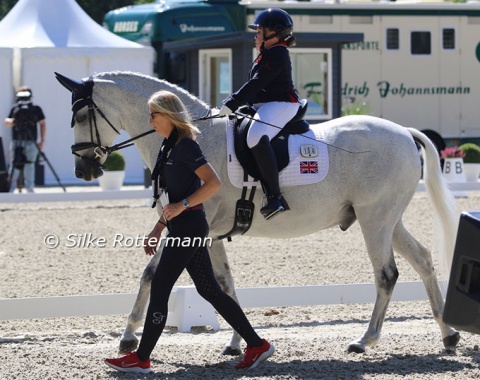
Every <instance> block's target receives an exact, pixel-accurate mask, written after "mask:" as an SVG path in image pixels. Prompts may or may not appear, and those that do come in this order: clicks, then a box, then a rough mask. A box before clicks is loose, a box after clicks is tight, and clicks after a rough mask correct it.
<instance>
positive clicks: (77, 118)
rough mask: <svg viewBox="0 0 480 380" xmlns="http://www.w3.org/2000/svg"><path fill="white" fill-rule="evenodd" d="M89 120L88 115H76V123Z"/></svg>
mask: <svg viewBox="0 0 480 380" xmlns="http://www.w3.org/2000/svg"><path fill="white" fill-rule="evenodd" d="M86 120H87V115H86V114H79V113H77V114H76V115H75V122H76V123H83V122H84V121H86Z"/></svg>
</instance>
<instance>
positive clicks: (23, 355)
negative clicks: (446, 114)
mask: <svg viewBox="0 0 480 380" xmlns="http://www.w3.org/2000/svg"><path fill="white" fill-rule="evenodd" d="M457 202H458V205H459V209H460V210H478V209H480V193H477V192H470V197H469V198H465V199H458V200H457ZM156 218H157V216H156V214H155V212H154V211H153V210H151V209H150V208H149V206H148V205H146V202H145V200H122V201H96V202H94V201H92V202H70V203H42V204H40V203H29V204H0V225H1V226H2V234H1V235H0V279H1V281H0V298H15V297H44V296H62V295H77V294H99V293H132V292H136V291H137V288H138V282H139V279H140V276H141V273H142V271H143V268H144V267H145V265H146V263H147V262H148V260H149V258H148V257H146V256H145V255H144V254H143V252H142V251H141V250H140V249H138V248H135V247H134V246H133V247H123V248H122V247H120V246H119V243H117V246H116V247H113V245H114V244H113V242H114V239H115V236H116V235H122V236H124V237H125V238H130V239H134V238H136V237H137V236H142V235H143V234H145V233H148V232H149V230H150V228H151V226H152V224H153V223H154V222H155V221H156ZM404 221H405V225H406V226H407V228H408V229H409V230H410V231H411V232H412V233H413V235H414V236H415V237H416V238H417V239H419V240H420V241H421V242H422V243H423V244H424V245H426V246H427V247H428V248H430V249H433V248H434V237H433V235H432V210H431V208H430V204H429V202H428V200H427V198H426V195H425V193H417V194H416V195H415V197H414V199H413V201H412V203H411V205H410V206H409V208H408V209H407V212H406V214H405V217H404ZM52 233H53V234H56V235H57V236H58V237H59V238H60V242H61V243H60V245H59V247H58V248H56V249H47V247H46V246H45V244H44V237H45V236H46V235H47V234H52ZM89 233H90V234H92V236H90V240H91V238H92V237H94V238H105V240H106V244H105V247H100V246H90V247H82V246H81V245H82V244H81V243H79V241H80V240H81V239H82V238H85V236H86V235H87V234H89ZM82 236H83V237H82ZM117 240H118V239H117ZM97 242H98V240H97ZM226 246H227V252H228V257H229V260H230V265H231V268H232V271H233V273H234V277H235V280H236V286H237V287H255V286H287V285H319V284H329V283H337V284H341V283H364V282H368V283H370V282H372V281H373V274H372V267H371V264H370V261H369V260H368V256H367V253H366V249H365V244H364V242H363V238H362V235H361V233H360V230H359V226H358V224H355V225H354V226H352V227H351V228H350V229H349V230H348V231H346V232H342V231H340V229H339V228H332V229H329V230H326V231H320V232H318V233H315V234H313V235H310V236H307V237H304V238H298V239H288V240H270V239H259V238H256V239H253V238H248V237H242V238H236V239H234V241H233V242H231V243H226ZM396 258H397V265H398V269H399V272H400V278H399V281H413V280H418V279H419V277H418V276H417V275H416V273H414V272H413V270H412V269H411V268H410V267H409V265H408V264H407V263H406V262H405V260H403V259H402V258H400V257H398V256H396ZM189 284H191V282H190V279H189V277H188V276H186V275H182V277H181V278H180V279H179V281H178V283H177V285H189ZM373 297H374V295H372V299H373ZM372 306H373V305H372V304H356V305H328V306H312V307H288V308H287V307H285V308H274V309H271V308H257V309H247V310H246V313H247V315H248V317H249V319H250V320H251V322H252V324H253V325H254V326H255V328H256V329H257V330H258V332H259V334H260V335H261V336H262V337H265V338H266V339H268V340H269V341H271V342H272V343H273V344H274V345H275V347H276V350H277V351H276V353H275V354H274V356H272V358H271V359H270V360H269V361H268V362H266V363H264V364H262V365H261V366H259V367H258V368H257V369H255V370H252V371H236V370H235V369H234V368H233V367H234V364H235V363H236V362H237V361H238V358H232V357H225V356H220V355H219V352H220V351H221V349H222V347H223V346H224V345H225V344H226V343H227V342H228V341H229V338H230V334H231V332H230V329H229V326H228V325H227V324H226V323H225V322H224V321H223V319H222V318H219V322H220V326H221V330H220V331H218V332H213V331H211V330H210V329H208V328H198V329H195V331H193V332H192V333H188V334H185V333H178V332H176V331H175V329H170V330H166V331H165V333H164V334H163V336H162V337H161V338H160V341H159V343H158V344H157V347H156V349H155V350H154V352H153V354H152V368H153V370H154V371H155V372H154V373H153V374H150V375H134V374H122V373H119V372H116V371H114V370H111V369H110V368H108V367H107V366H106V365H105V364H104V363H103V359H104V358H106V357H113V356H116V353H117V348H118V342H119V338H120V335H121V333H122V331H123V328H124V325H125V321H126V315H113V316H90V317H82V318H48V319H39V320H19V321H0V358H1V359H0V360H1V361H0V379H2V380H3V379H8V380H10V379H22V380H23V379H142V378H146V379H157V378H162V379H163V378H166V379H243V378H245V379H247V378H248V379H400V378H402V379H453V378H456V379H474V378H480V368H479V361H480V353H479V351H478V345H479V342H480V336H478V335H474V334H469V333H466V332H462V333H461V336H462V340H461V341H460V343H459V346H458V348H457V349H456V350H455V351H447V350H444V349H443V345H442V341H441V335H440V331H439V329H438V326H437V325H436V323H435V322H434V320H433V318H432V317H431V312H430V307H429V304H428V302H427V301H419V302H392V303H391V304H390V306H389V309H388V312H387V316H386V320H385V324H384V328H383V331H382V337H381V339H380V342H379V344H378V345H377V347H375V348H369V349H367V352H366V353H365V354H360V355H358V354H348V353H347V352H346V350H345V348H346V346H347V344H348V343H349V342H350V341H351V340H353V339H356V338H358V337H359V336H360V335H361V334H362V333H363V331H364V330H365V328H366V326H367V323H368V321H369V318H370V314H371V310H372Z"/></svg>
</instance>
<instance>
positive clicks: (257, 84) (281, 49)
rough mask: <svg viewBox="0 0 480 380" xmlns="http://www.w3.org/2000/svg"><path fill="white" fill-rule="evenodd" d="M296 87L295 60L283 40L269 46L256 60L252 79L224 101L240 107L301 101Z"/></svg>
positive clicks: (229, 104) (251, 75) (234, 107)
mask: <svg viewBox="0 0 480 380" xmlns="http://www.w3.org/2000/svg"><path fill="white" fill-rule="evenodd" d="M298 100H299V98H298V94H297V91H296V90H295V88H294V87H293V81H292V62H291V61H290V55H289V53H288V49H287V45H286V44H285V43H279V44H276V45H273V46H271V47H270V48H268V49H265V50H264V51H263V52H261V53H260V54H259V56H258V57H257V59H256V60H255V61H254V62H253V64H252V68H251V69H250V74H249V80H248V81H247V82H246V83H245V84H244V85H243V86H242V87H241V88H240V89H239V90H238V91H237V92H235V93H233V94H232V95H230V96H229V97H228V98H227V99H225V100H224V101H223V104H224V105H226V106H227V107H228V108H230V109H231V110H232V111H236V110H237V109H238V108H239V107H240V106H242V105H245V104H256V103H267V102H289V103H296V102H298Z"/></svg>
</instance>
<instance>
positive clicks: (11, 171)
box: [8, 129, 67, 192]
mask: <svg viewBox="0 0 480 380" xmlns="http://www.w3.org/2000/svg"><path fill="white" fill-rule="evenodd" d="M26 132H27V134H28V136H29V137H30V139H31V141H33V143H34V144H35V146H36V148H37V151H38V153H39V154H40V156H41V157H42V158H43V160H44V161H45V162H46V163H47V165H48V167H49V168H50V170H51V171H52V173H53V175H54V177H55V179H56V180H57V182H58V184H59V186H60V187H61V188H62V189H63V191H64V192H66V191H67V189H66V188H65V186H63V184H62V183H61V182H60V178H59V177H58V175H57V172H56V171H55V169H54V168H53V166H52V164H51V163H50V161H49V160H48V158H47V156H46V155H45V153H44V152H42V150H41V149H40V147H39V146H38V144H37V140H36V139H32V138H31V137H32V135H31V133H30V131H29V130H28V129H27V131H26ZM14 161H15V160H14ZM24 163H25V162H24ZM14 170H15V164H14V163H13V164H12V167H11V168H10V173H9V177H8V179H9V180H8V183H11V180H12V178H13V171H14ZM19 170H21V171H22V172H23V167H22V169H19Z"/></svg>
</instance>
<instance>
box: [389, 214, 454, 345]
mask: <svg viewBox="0 0 480 380" xmlns="http://www.w3.org/2000/svg"><path fill="white" fill-rule="evenodd" d="M393 247H394V249H395V251H396V252H398V253H399V254H401V255H402V256H403V257H404V258H405V259H406V260H407V261H408V263H409V264H410V265H411V266H412V268H413V269H414V270H415V271H416V272H417V273H418V274H419V275H420V277H421V279H422V281H423V284H424V285H425V289H426V291H427V295H428V299H429V301H430V306H431V308H432V313H433V318H434V319H435V321H436V322H437V324H438V326H439V327H440V331H441V333H442V338H443V345H444V346H445V347H455V346H456V345H457V343H458V342H459V340H460V334H459V333H458V332H457V331H456V330H455V329H453V328H452V327H450V326H447V325H446V324H445V323H443V320H442V316H443V309H444V307H445V303H444V300H443V297H442V293H441V291H440V287H439V285H438V280H437V276H436V274H435V270H434V268H433V263H432V257H431V254H430V252H429V250H428V249H427V248H425V247H424V246H423V245H421V244H420V243H419V242H418V241H417V240H416V239H415V238H414V237H413V236H412V235H410V233H409V232H408V231H407V230H406V229H405V227H404V226H403V224H402V223H401V222H400V223H398V224H397V226H396V227H395V230H394V232H393Z"/></svg>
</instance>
